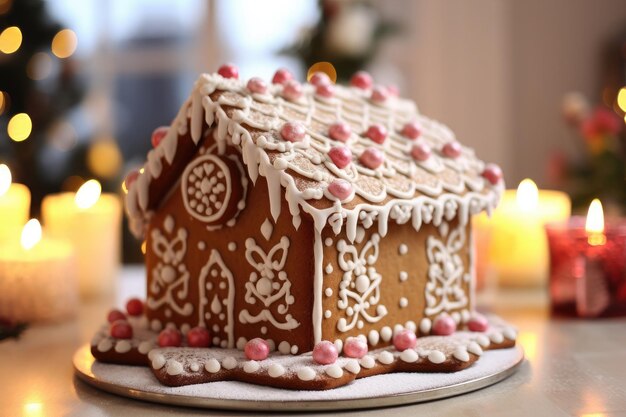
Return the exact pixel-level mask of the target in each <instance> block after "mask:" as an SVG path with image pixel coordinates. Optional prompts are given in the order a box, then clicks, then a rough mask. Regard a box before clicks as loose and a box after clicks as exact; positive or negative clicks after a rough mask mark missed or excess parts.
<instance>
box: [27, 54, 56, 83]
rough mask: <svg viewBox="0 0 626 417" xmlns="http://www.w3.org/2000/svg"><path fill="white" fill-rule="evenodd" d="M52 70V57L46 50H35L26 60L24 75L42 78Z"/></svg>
mask: <svg viewBox="0 0 626 417" xmlns="http://www.w3.org/2000/svg"><path fill="white" fill-rule="evenodd" d="M51 72H52V58H51V57H50V55H49V54H47V53H46V52H37V53H35V54H33V56H32V57H31V58H30V60H29V61H28V65H27V66H26V75H28V78H30V79H31V80H36V81H37V80H43V79H44V78H46V77H47V76H48V75H50V73H51Z"/></svg>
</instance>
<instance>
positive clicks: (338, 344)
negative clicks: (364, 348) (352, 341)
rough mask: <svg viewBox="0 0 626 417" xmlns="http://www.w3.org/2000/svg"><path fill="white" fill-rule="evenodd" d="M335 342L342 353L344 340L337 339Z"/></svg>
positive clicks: (338, 350)
mask: <svg viewBox="0 0 626 417" xmlns="http://www.w3.org/2000/svg"><path fill="white" fill-rule="evenodd" d="M333 343H334V344H335V347H336V348H337V352H339V354H341V352H342V351H343V340H341V339H337V340H335V341H334V342H333Z"/></svg>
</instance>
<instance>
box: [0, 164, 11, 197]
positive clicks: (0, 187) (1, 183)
mask: <svg viewBox="0 0 626 417" xmlns="http://www.w3.org/2000/svg"><path fill="white" fill-rule="evenodd" d="M9 187H11V170H10V169H9V167H8V166H6V165H5V164H0V197H2V196H3V195H4V194H6V192H7V191H9Z"/></svg>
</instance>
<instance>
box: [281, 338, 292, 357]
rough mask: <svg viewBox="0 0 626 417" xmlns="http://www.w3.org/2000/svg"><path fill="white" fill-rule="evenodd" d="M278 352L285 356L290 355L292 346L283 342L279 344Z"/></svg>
mask: <svg viewBox="0 0 626 417" xmlns="http://www.w3.org/2000/svg"><path fill="white" fill-rule="evenodd" d="M278 351H279V352H280V353H282V354H283V355H288V354H289V353H290V352H291V345H290V344H289V342H286V341H284V340H283V341H282V342H280V343H279V344H278Z"/></svg>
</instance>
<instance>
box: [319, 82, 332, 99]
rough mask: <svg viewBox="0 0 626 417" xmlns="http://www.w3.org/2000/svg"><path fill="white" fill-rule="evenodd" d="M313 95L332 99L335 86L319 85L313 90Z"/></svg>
mask: <svg viewBox="0 0 626 417" xmlns="http://www.w3.org/2000/svg"><path fill="white" fill-rule="evenodd" d="M315 94H317V95H318V96H320V97H325V98H332V97H333V96H334V95H335V86H334V85H332V84H321V85H318V86H317V87H316V88H315Z"/></svg>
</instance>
